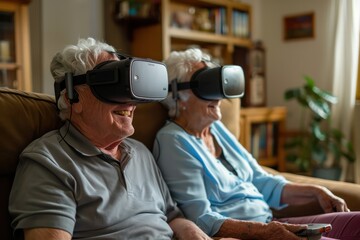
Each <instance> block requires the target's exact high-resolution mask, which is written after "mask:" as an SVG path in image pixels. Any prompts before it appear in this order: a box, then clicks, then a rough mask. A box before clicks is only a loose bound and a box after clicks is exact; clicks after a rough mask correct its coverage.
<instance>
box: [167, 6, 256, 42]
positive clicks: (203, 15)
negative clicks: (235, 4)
mask: <svg viewBox="0 0 360 240" xmlns="http://www.w3.org/2000/svg"><path fill="white" fill-rule="evenodd" d="M193 12H194V13H192V14H193V15H192V16H191V15H190V13H187V12H173V14H172V19H171V26H173V27H179V28H187V29H191V30H198V31H206V32H212V33H215V34H221V35H226V34H228V32H229V29H228V23H227V17H226V8H224V7H219V8H196V9H195V10H194V11H193ZM186 15H188V16H186ZM185 19H186V20H185ZM232 26H233V30H232V31H233V35H234V36H235V37H241V38H250V24H249V14H248V13H247V12H243V11H237V10H235V11H233V12H232Z"/></svg>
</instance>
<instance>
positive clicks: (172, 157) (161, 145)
mask: <svg viewBox="0 0 360 240" xmlns="http://www.w3.org/2000/svg"><path fill="white" fill-rule="evenodd" d="M185 149H186V150H185ZM153 153H154V156H155V159H156V160H157V164H158V166H159V167H160V169H161V170H162V174H163V176H164V179H165V181H166V183H167V184H168V186H169V189H170V192H171V195H172V196H173V198H174V199H175V200H176V201H177V203H178V204H179V206H180V208H181V210H182V211H183V212H184V214H185V216H186V217H187V218H188V219H190V220H191V221H193V222H195V223H196V224H197V225H198V226H199V227H200V228H201V229H202V230H203V231H204V232H205V233H206V234H208V235H210V236H212V235H214V234H215V233H216V232H218V230H219V228H220V227H221V225H222V224H223V222H224V220H225V219H227V217H225V216H222V215H220V214H218V213H216V212H214V211H212V209H211V208H210V202H209V200H208V199H207V194H206V188H205V184H204V179H203V175H204V174H205V173H204V172H203V171H204V168H203V167H202V165H201V163H200V162H199V161H198V160H197V159H196V157H195V156H196V155H197V154H198V151H197V149H195V148H194V146H193V145H192V144H191V142H190V141H189V139H188V138H187V137H185V136H184V134H181V133H179V134H176V135H174V134H167V133H158V135H157V138H156V141H155V144H154V151H153ZM198 216H199V217H198Z"/></svg>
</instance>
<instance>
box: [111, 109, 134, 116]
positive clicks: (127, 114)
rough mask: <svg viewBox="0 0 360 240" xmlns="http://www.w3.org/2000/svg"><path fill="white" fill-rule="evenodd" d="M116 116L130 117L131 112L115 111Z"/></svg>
mask: <svg viewBox="0 0 360 240" xmlns="http://www.w3.org/2000/svg"><path fill="white" fill-rule="evenodd" d="M114 113H115V114H116V115H120V116H124V117H130V116H131V111H129V110H120V111H114Z"/></svg>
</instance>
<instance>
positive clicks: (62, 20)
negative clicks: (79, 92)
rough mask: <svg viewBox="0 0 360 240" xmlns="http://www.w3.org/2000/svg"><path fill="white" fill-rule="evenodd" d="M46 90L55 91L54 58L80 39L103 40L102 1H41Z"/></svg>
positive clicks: (43, 66)
mask: <svg viewBox="0 0 360 240" xmlns="http://www.w3.org/2000/svg"><path fill="white" fill-rule="evenodd" d="M41 12H42V17H41V25H42V26H41V27H40V28H41V31H40V32H41V35H42V37H41V42H42V46H41V48H42V49H43V51H42V74H41V75H42V79H43V83H42V92H44V93H49V94H54V89H53V83H54V80H53V78H52V76H51V74H50V70H49V65H50V62H51V59H52V58H53V56H54V55H55V54H56V52H58V51H60V50H61V49H62V48H64V47H65V45H67V44H74V43H76V42H77V40H78V39H79V38H85V37H89V36H91V37H94V38H96V39H99V40H103V38H104V37H103V36H104V33H103V25H104V24H103V19H104V17H103V3H102V0H41Z"/></svg>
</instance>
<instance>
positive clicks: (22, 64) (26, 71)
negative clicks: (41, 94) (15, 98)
mask: <svg viewBox="0 0 360 240" xmlns="http://www.w3.org/2000/svg"><path fill="white" fill-rule="evenodd" d="M29 2H30V1H21V0H18V1H1V2H0V18H1V22H0V32H1V35H0V87H9V88H14V89H19V90H25V91H31V90H32V82H31V61H30V33H29V15H28V5H27V4H28V3H29Z"/></svg>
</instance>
